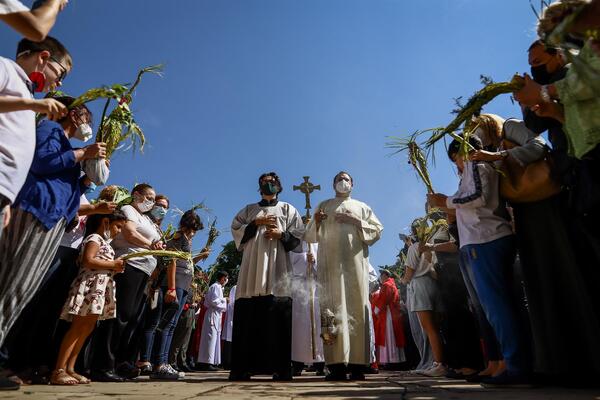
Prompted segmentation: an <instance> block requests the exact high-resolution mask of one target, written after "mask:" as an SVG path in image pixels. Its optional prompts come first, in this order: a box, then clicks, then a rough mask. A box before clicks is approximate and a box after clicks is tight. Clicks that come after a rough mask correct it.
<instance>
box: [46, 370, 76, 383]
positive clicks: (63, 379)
mask: <svg viewBox="0 0 600 400" xmlns="http://www.w3.org/2000/svg"><path fill="white" fill-rule="evenodd" d="M77 383H78V381H77V379H75V378H73V377H72V376H71V375H69V374H67V371H65V370H64V369H62V368H61V369H56V370H54V371H52V375H50V384H51V385H77Z"/></svg>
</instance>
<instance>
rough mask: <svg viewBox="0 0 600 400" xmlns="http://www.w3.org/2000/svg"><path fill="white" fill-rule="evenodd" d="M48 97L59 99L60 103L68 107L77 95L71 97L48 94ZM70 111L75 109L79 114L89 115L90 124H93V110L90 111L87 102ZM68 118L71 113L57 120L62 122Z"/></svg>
mask: <svg viewBox="0 0 600 400" xmlns="http://www.w3.org/2000/svg"><path fill="white" fill-rule="evenodd" d="M46 97H50V98H53V99H54V100H56V101H58V102H59V103H62V104H64V105H65V106H67V108H68V107H70V106H71V104H73V102H74V101H75V97H71V96H51V95H50V96H46ZM69 111H75V112H77V114H80V115H82V114H85V115H87V116H88V117H89V119H90V125H91V124H92V112H91V111H90V109H89V108H87V106H86V105H85V104H81V105H78V106H77V107H75V108H73V109H72V110H69ZM67 118H69V114H67V115H66V116H64V117H62V118H61V119H59V120H58V121H56V122H58V123H62V122H64V121H66V120H67Z"/></svg>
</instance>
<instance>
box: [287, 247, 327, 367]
mask: <svg viewBox="0 0 600 400" xmlns="http://www.w3.org/2000/svg"><path fill="white" fill-rule="evenodd" d="M309 250H310V252H311V253H312V254H313V256H314V257H315V263H314V264H313V265H309V263H308V258H307V254H308V252H309ZM317 250H318V245H317V244H316V243H312V244H310V245H309V244H308V243H306V242H302V253H290V260H291V262H292V360H293V361H297V362H301V363H304V364H313V363H316V362H323V361H324V358H323V341H322V340H321V313H320V312H319V299H318V297H317V296H318V290H317V287H316V274H317V268H318V267H317ZM311 293H312V299H311ZM311 309H312V310H311ZM311 314H312V318H311ZM311 334H312V338H311ZM313 347H314V349H313ZM313 350H314V353H313Z"/></svg>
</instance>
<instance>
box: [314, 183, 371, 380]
mask: <svg viewBox="0 0 600 400" xmlns="http://www.w3.org/2000/svg"><path fill="white" fill-rule="evenodd" d="M333 186H334V189H335V192H336V196H335V197H334V198H333V199H330V200H326V201H324V202H322V203H321V204H319V205H318V207H317V212H316V213H315V216H314V218H313V220H312V221H311V222H310V223H309V224H308V226H307V232H306V235H305V239H306V241H307V242H310V243H318V244H319V252H318V259H319V270H318V274H317V281H318V283H319V285H320V296H319V303H320V307H321V321H322V333H321V334H322V337H323V339H324V346H323V347H324V354H325V362H326V364H327V366H328V368H329V370H330V374H329V375H328V376H327V379H328V380H346V379H347V375H346V371H347V370H349V371H350V378H351V379H356V380H361V379H364V371H365V369H366V368H367V366H368V365H369V364H370V362H371V359H372V352H371V349H372V348H371V324H370V304H369V246H371V245H373V244H374V243H375V242H376V241H377V240H379V238H380V236H381V232H382V230H383V225H382V224H381V223H380V222H379V220H378V219H377V217H376V216H375V214H374V213H373V211H372V210H371V208H370V207H369V206H367V205H366V204H365V203H362V202H360V201H358V200H354V199H352V198H351V197H350V193H351V191H352V188H353V180H352V177H351V176H350V175H349V174H348V173H346V172H340V173H338V174H337V175H336V176H335V178H334V181H333ZM346 367H348V369H347V368H346Z"/></svg>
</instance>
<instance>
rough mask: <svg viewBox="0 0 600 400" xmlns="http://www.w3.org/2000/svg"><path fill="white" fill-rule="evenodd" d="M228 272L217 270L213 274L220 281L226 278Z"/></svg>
mask: <svg viewBox="0 0 600 400" xmlns="http://www.w3.org/2000/svg"><path fill="white" fill-rule="evenodd" d="M228 277H229V274H228V273H227V271H217V273H216V274H215V279H216V280H217V282H218V281H220V280H221V279H222V278H228Z"/></svg>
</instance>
